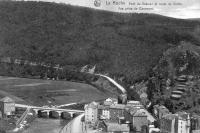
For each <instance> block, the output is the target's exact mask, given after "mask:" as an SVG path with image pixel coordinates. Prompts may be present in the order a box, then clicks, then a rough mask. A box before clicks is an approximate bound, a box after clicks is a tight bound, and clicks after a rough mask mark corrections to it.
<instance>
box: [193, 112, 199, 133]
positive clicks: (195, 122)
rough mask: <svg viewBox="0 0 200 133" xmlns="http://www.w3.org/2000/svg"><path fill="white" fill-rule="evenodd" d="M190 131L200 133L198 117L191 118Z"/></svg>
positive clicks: (194, 115)
mask: <svg viewBox="0 0 200 133" xmlns="http://www.w3.org/2000/svg"><path fill="white" fill-rule="evenodd" d="M191 131H192V133H200V116H199V115H196V114H193V115H192V116H191Z"/></svg>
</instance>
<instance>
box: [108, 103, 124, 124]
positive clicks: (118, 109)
mask: <svg viewBox="0 0 200 133" xmlns="http://www.w3.org/2000/svg"><path fill="white" fill-rule="evenodd" d="M125 107H126V105H124V104H115V105H110V109H109V110H110V122H116V123H118V122H119V121H120V119H124V111H125Z"/></svg>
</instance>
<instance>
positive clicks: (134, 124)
mask: <svg viewBox="0 0 200 133" xmlns="http://www.w3.org/2000/svg"><path fill="white" fill-rule="evenodd" d="M125 119H126V121H127V122H130V127H131V130H135V131H137V132H141V130H142V127H143V126H148V120H147V115H146V113H145V112H144V109H139V108H131V109H126V111H125Z"/></svg>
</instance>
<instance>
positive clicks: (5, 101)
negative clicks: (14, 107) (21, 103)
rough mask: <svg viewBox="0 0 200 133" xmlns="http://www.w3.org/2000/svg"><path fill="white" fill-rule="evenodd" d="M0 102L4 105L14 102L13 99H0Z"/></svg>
mask: <svg viewBox="0 0 200 133" xmlns="http://www.w3.org/2000/svg"><path fill="white" fill-rule="evenodd" d="M0 101H1V102H4V103H9V102H15V101H14V100H13V99H11V98H10V97H4V98H2V99H0Z"/></svg>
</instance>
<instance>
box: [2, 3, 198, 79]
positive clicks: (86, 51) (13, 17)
mask: <svg viewBox="0 0 200 133" xmlns="http://www.w3.org/2000/svg"><path fill="white" fill-rule="evenodd" d="M199 24H200V23H199V22H198V21H192V20H178V19H173V18H168V17H164V16H159V15H151V14H136V13H133V14H120V13H112V12H106V11H98V10H93V9H88V8H83V7H74V6H70V5H64V4H54V3H47V2H17V1H15V2H5V1H1V2H0V56H1V57H12V58H16V59H23V60H31V61H35V62H45V63H49V64H60V65H61V66H64V67H65V66H73V67H75V68H80V67H82V66H84V65H87V64H90V65H96V66H97V71H99V72H105V73H109V74H111V75H120V76H124V77H126V78H125V79H126V80H127V82H129V83H131V82H134V81H135V80H138V79H140V78H144V77H145V76H146V73H147V72H148V71H149V70H150V68H152V67H153V66H155V64H156V63H157V62H158V60H159V58H160V57H161V55H162V53H163V51H165V50H166V49H168V48H170V47H173V46H176V45H178V44H179V42H180V41H182V40H185V41H190V42H192V43H194V44H198V43H199V40H198V37H197V36H196V34H195V32H194V30H195V28H196V27H197V26H198V25H199Z"/></svg>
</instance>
